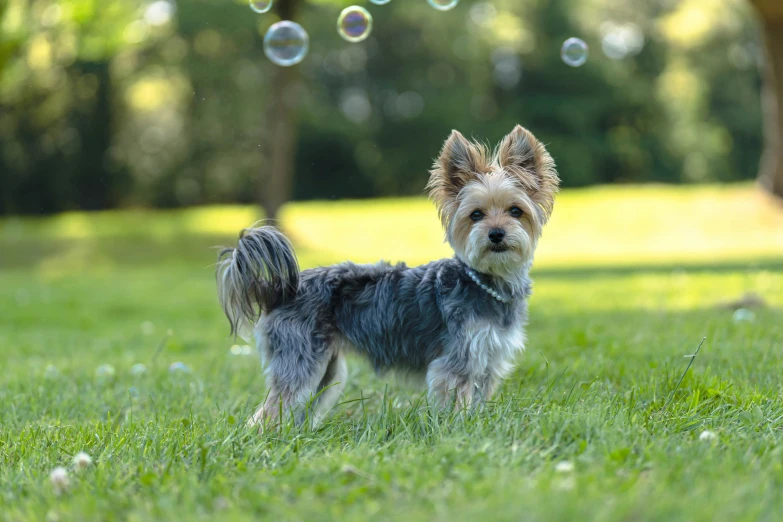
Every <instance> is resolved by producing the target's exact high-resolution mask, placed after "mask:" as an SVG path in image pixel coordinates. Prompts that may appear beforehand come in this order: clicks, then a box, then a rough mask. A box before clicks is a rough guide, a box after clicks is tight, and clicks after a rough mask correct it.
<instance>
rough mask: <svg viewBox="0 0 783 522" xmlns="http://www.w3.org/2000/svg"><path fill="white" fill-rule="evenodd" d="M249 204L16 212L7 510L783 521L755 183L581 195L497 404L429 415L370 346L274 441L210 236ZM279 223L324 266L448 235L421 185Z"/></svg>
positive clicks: (769, 308) (429, 254) (539, 275)
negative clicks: (741, 310) (228, 309)
mask: <svg viewBox="0 0 783 522" xmlns="http://www.w3.org/2000/svg"><path fill="white" fill-rule="evenodd" d="M255 217H256V216H255V213H254V211H253V209H251V208H246V207H212V208H203V209H191V210H185V211H176V212H173V211H172V212H143V211H126V212H108V213H99V214H80V213H75V214H65V215H61V216H55V217H52V218H44V219H5V220H3V221H0V376H2V382H0V404H2V407H1V408H0V519H2V520H15V521H16V520H44V519H46V520H145V521H146V520H213V519H220V520H255V519H259V518H267V519H273V520H308V521H309V520H322V519H334V518H339V519H342V520H367V519H369V518H374V519H384V520H405V521H410V520H414V519H422V520H449V521H451V520H475V519H481V518H483V519H493V520H520V519H524V520H574V519H596V520H610V521H611V520H645V521H646V520H666V521H671V520H732V521H735V520H754V521H755V520H769V521H773V520H778V519H779V513H780V512H781V510H783V497H781V495H780V490H781V486H782V485H783V444H781V442H782V441H781V428H782V427H783V398H781V378H780V368H781V367H783V323H781V321H780V317H781V308H782V307H783V262H782V261H781V259H783V212H781V211H780V210H779V209H777V208H775V207H774V206H773V205H772V204H771V203H769V202H767V201H765V200H764V199H763V198H762V197H761V196H760V195H758V194H757V193H756V192H755V191H754V189H752V188H751V187H748V186H733V187H704V188H667V187H651V188H638V187H623V188H601V189H591V190H584V191H571V192H565V193H564V194H563V195H562V197H561V198H560V200H559V202H558V207H557V208H556V212H555V218H554V219H553V222H552V223H551V225H550V226H549V228H548V229H547V231H546V233H545V236H544V238H543V240H542V243H541V248H540V255H539V258H538V260H537V265H536V269H535V274H534V279H535V283H536V286H535V295H534V296H533V298H532V300H531V319H530V326H529V336H528V337H529V342H528V350H527V352H526V353H525V355H524V356H523V357H522V358H521V359H520V364H519V367H518V369H517V371H516V372H515V373H514V374H513V376H512V377H511V378H510V379H509V380H508V381H507V382H506V383H505V385H504V386H503V388H502V390H501V394H500V395H499V396H498V397H497V398H496V399H497V400H495V401H494V402H493V404H491V405H490V406H489V407H488V408H487V409H486V410H485V411H483V412H481V413H479V414H475V415H460V414H453V415H445V414H441V415H434V416H433V415H432V414H431V412H430V411H429V410H428V409H427V408H426V406H425V405H424V404H423V402H422V399H421V391H420V390H418V389H415V388H410V387H408V385H405V384H400V383H396V382H394V381H393V380H392V381H389V382H388V383H387V382H386V381H385V380H379V379H378V378H376V377H375V376H373V375H372V374H371V372H370V371H369V369H368V368H367V366H366V365H365V364H363V363H362V362H361V361H359V360H353V361H351V362H352V364H351V370H350V376H349V382H348V386H347V388H346V392H345V394H344V396H343V400H344V401H345V402H344V403H343V404H342V405H341V406H339V407H338V408H337V409H336V411H335V412H334V413H333V415H332V416H331V417H330V418H329V419H328V420H327V422H326V423H325V424H324V425H322V426H321V427H320V428H318V429H317V430H305V431H301V432H297V431H295V430H293V429H291V428H290V427H288V426H286V427H284V428H283V429H282V430H281V431H279V432H275V433H269V434H264V435H256V434H253V433H248V432H247V431H246V430H245V429H244V428H243V425H242V422H243V420H244V418H245V417H246V416H247V415H248V414H249V413H250V411H251V410H252V407H253V406H254V405H255V404H256V403H257V402H258V401H259V400H260V399H261V398H262V397H263V394H264V386H263V378H262V376H261V373H260V370H259V364H258V362H257V360H256V358H255V357H252V356H248V355H242V354H241V352H240V354H239V355H233V354H232V351H231V347H232V344H233V341H232V340H231V339H228V338H227V337H226V333H227V325H226V323H225V320H224V318H223V317H222V316H221V314H220V312H219V310H218V307H217V304H216V299H215V296H214V280H213V274H212V267H211V264H212V263H213V262H214V251H212V250H211V249H210V247H211V246H213V245H217V244H221V243H223V244H225V243H230V242H232V241H233V239H234V237H235V236H236V231H237V229H238V228H240V227H242V226H245V225H247V224H248V223H250V222H252V221H253V220H254V218H255ZM283 226H284V227H285V228H286V230H287V231H288V232H289V233H290V234H291V236H292V237H293V238H294V239H295V241H296V244H297V247H298V250H299V253H300V255H301V260H302V263H303V264H304V265H306V266H312V265H315V264H319V263H329V262H334V261H337V260H340V259H345V258H351V259H354V260H356V261H370V260H374V259H377V258H379V257H383V258H387V259H390V260H398V259H405V260H408V261H411V262H414V263H415V262H423V261H426V260H428V259H433V258H435V257H438V256H441V255H447V253H448V250H447V248H446V247H445V246H444V245H442V243H441V233H440V231H439V228H438V223H437V220H436V219H435V217H434V213H433V211H432V209H431V207H430V206H429V204H428V203H426V202H425V201H423V200H418V199H412V200H394V201H380V202H344V203H309V204H296V205H291V206H290V207H288V208H287V209H286V212H285V214H284V216H283ZM745 292H756V293H758V294H759V295H761V296H762V297H763V298H764V299H765V301H766V303H767V305H766V306H765V307H763V308H759V309H754V310H753V313H754V314H755V316H754V317H755V319H754V320H753V321H740V322H735V321H734V320H733V319H732V311H731V310H728V309H726V308H722V307H719V306H717V305H718V304H719V303H723V302H726V301H729V300H732V299H736V298H738V297H740V296H741V295H742V294H744V293H745ZM705 336H706V337H707V340H706V341H705V342H704V345H703V346H702V347H701V351H700V352H699V354H698V357H696V358H695V360H693V364H692V366H691V368H690V370H689V371H688V372H687V373H684V372H685V369H686V367H687V366H688V363H689V359H688V358H684V356H689V355H692V354H693V353H694V351H696V349H697V346H698V345H699V342H700V341H701V339H702V338H703V337H705ZM235 351H238V350H236V349H235ZM177 361H180V362H183V363H185V364H186V365H187V366H188V367H189V368H190V369H191V371H190V372H179V373H170V372H169V371H168V367H169V365H170V364H171V363H173V362H177ZM136 363H143V364H145V365H146V367H147V372H146V373H145V374H143V375H133V374H132V372H131V367H132V366H133V365H134V364H136ZM105 364H109V365H112V367H113V368H114V369H115V373H114V375H104V376H100V375H96V370H97V368H98V367H99V366H101V365H105ZM681 378H682V381H681V382H679V381H680V379H681ZM678 383H679V384H678ZM668 401H670V402H668ZM667 402H668V404H667ZM705 430H709V431H711V432H714V433H715V434H716V435H717V437H716V438H715V439H714V440H700V437H699V435H700V434H701V433H702V432H703V431H705ZM79 451H86V452H87V453H89V454H90V455H92V457H93V458H94V460H95V464H94V466H92V467H91V468H90V469H88V470H86V471H84V472H81V473H75V472H74V471H73V469H72V468H73V467H72V466H71V464H70V462H71V459H72V457H73V455H75V454H76V453H77V452H79ZM562 461H568V462H571V463H572V464H573V466H574V469H573V471H570V472H568V471H565V472H562V471H557V464H558V463H559V462H562ZM56 466H66V467H69V470H70V471H71V485H70V488H69V489H68V490H67V492H65V493H64V494H62V495H57V494H56V493H55V491H54V489H53V488H52V485H51V484H50V482H49V479H48V474H49V472H50V471H51V470H52V469H53V468H54V467H56Z"/></svg>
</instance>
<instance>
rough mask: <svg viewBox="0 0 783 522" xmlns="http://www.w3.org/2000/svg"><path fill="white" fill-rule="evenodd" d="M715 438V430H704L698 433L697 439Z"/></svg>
mask: <svg viewBox="0 0 783 522" xmlns="http://www.w3.org/2000/svg"><path fill="white" fill-rule="evenodd" d="M717 438H718V436H717V435H716V434H715V432H714V431H710V430H704V431H702V432H701V435H699V440H715V439H717Z"/></svg>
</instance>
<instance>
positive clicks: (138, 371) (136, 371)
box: [130, 363, 147, 376]
mask: <svg viewBox="0 0 783 522" xmlns="http://www.w3.org/2000/svg"><path fill="white" fill-rule="evenodd" d="M130 372H131V375H136V376H138V375H144V374H145V373H147V367H146V366H144V365H143V364H141V363H136V364H134V365H133V366H131V369H130Z"/></svg>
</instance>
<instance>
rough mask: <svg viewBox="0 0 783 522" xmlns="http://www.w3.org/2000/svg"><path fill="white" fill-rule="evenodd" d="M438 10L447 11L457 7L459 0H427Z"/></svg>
mask: <svg viewBox="0 0 783 522" xmlns="http://www.w3.org/2000/svg"><path fill="white" fill-rule="evenodd" d="M427 2H429V4H430V5H431V6H432V7H434V8H435V9H437V10H438V11H448V10H449V9H454V8H455V7H457V4H458V3H459V0H427Z"/></svg>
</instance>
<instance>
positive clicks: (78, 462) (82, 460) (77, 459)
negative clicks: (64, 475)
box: [73, 451, 92, 470]
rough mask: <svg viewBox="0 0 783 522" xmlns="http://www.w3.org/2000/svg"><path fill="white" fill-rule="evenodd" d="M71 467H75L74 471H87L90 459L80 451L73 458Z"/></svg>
mask: <svg viewBox="0 0 783 522" xmlns="http://www.w3.org/2000/svg"><path fill="white" fill-rule="evenodd" d="M73 465H74V466H76V469H78V470H82V469H87V468H89V467H90V466H91V465H92V457H90V456H89V455H87V454H86V453H85V452H83V451H80V452H79V453H77V454H76V455H75V456H74V457H73Z"/></svg>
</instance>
